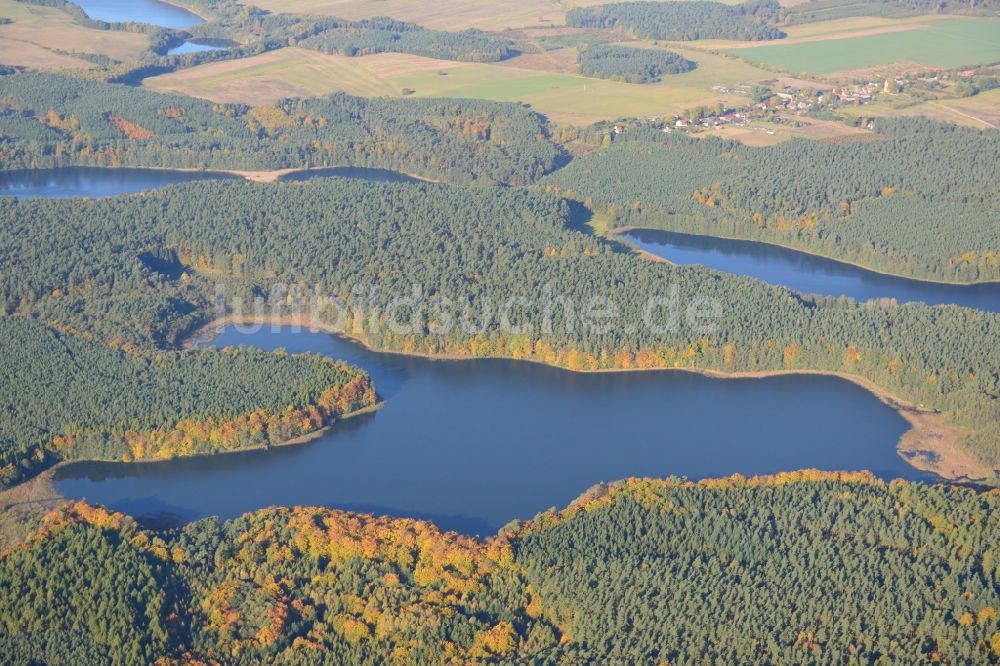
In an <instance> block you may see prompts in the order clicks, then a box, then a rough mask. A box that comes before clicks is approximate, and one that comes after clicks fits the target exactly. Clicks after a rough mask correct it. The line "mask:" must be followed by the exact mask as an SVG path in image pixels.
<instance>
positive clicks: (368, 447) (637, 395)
mask: <svg viewBox="0 0 1000 666" xmlns="http://www.w3.org/2000/svg"><path fill="white" fill-rule="evenodd" d="M241 343H245V344H253V345H256V346H259V347H262V348H265V349H275V348H277V347H284V348H285V349H287V350H288V351H289V352H292V353H295V352H303V351H313V352H319V353H323V354H326V355H328V356H332V357H337V358H343V359H345V360H347V361H349V362H351V363H354V364H356V365H359V366H361V367H363V368H365V369H366V370H368V371H369V372H370V373H371V374H372V376H373V378H374V379H375V382H376V385H377V387H378V390H379V393H380V396H381V397H383V398H384V399H385V400H386V405H385V407H383V408H382V409H381V410H379V411H378V412H376V413H374V414H370V415H366V416H362V417H358V418H353V419H349V420H347V421H344V422H342V423H339V424H336V425H335V426H334V428H333V430H332V431H331V432H330V433H329V434H328V435H325V436H323V437H322V438H320V439H317V440H315V441H313V442H312V443H309V444H305V445H300V446H289V447H277V448H275V449H272V450H270V451H257V452H248V453H242V454H235V455H218V456H211V457H206V458H197V459H182V460H175V461H171V462H166V463H150V464H131V465H125V464H114V463H102V464H94V463H86V464H80V465H74V466H70V467H67V468H64V469H63V470H61V473H60V474H59V478H58V480H57V486H58V489H59V491H60V492H62V493H64V494H65V495H66V496H68V497H73V498H87V499H89V500H91V501H95V502H99V503H102V504H106V505H109V506H111V507H113V508H115V509H118V510H122V511H126V512H129V513H137V514H144V513H145V514H152V515H154V516H159V517H162V516H164V515H168V516H171V515H172V516H175V519H178V520H191V519H192V518H195V517H200V516H206V515H213V514H215V515H219V516H222V517H224V518H225V517H232V516H236V515H239V514H241V513H243V512H246V511H252V510H255V509H259V508H262V507H266V506H270V505H324V506H332V507H339V508H344V509H354V510H362V511H370V512H375V513H384V514H389V515H396V516H413V517H422V518H429V519H432V520H434V521H435V522H437V523H438V524H439V525H441V526H442V527H444V528H446V529H455V530H460V531H463V532H466V533H478V534H483V533H492V532H495V531H496V530H497V529H498V528H499V527H501V526H502V525H504V524H505V523H507V522H508V521H509V520H511V519H513V518H529V517H531V516H533V515H534V514H535V513H537V512H539V511H543V510H545V509H547V508H549V507H551V506H563V505H565V504H567V503H568V502H569V501H571V500H572V499H573V498H575V497H576V496H578V495H579V494H580V493H582V492H583V491H584V490H586V489H587V488H588V487H589V486H591V485H593V484H594V483H597V482H600V481H613V480H616V479H622V478H626V477H629V476H654V477H666V476H671V475H684V476H688V477H691V478H703V477H712V476H721V475H729V474H732V473H734V472H741V473H743V474H763V473H772V472H777V471H781V470H789V469H799V468H804V467H816V468H820V469H827V470H832V469H871V470H873V471H875V472H876V473H878V474H880V475H882V476H884V477H896V476H900V477H906V478H925V475H923V474H922V473H920V472H918V471H917V470H915V469H914V468H912V467H910V466H909V465H908V464H907V463H906V462H905V461H904V460H903V459H902V458H900V456H899V455H898V454H897V453H896V450H895V444H896V442H897V441H898V439H899V437H900V435H901V434H902V433H903V432H904V431H905V429H906V423H905V422H904V421H903V419H902V418H901V417H900V416H899V415H898V414H896V413H895V412H894V411H893V410H892V409H890V408H889V407H887V406H886V405H884V404H882V403H881V402H879V401H878V400H877V399H876V398H875V397H874V396H872V395H871V394H869V393H868V392H866V391H864V390H863V389H861V388H859V387H857V386H855V385H853V384H851V383H849V382H846V381H842V380H839V379H836V378H833V377H819V376H786V377H773V378H768V379H745V380H723V379H711V378H708V377H703V376H700V375H696V374H691V373H682V372H641V373H600V374H597V373H592V374H581V373H570V372H566V371H562V370H559V369H556V368H549V367H545V366H541V365H537V364H531V363H525V362H514V361H503V360H477V361H431V360H427V359H422V358H416V357H406V356H400V355H393V354H380V353H376V352H371V351H368V350H366V349H364V348H363V347H361V346H360V345H357V344H354V343H351V342H349V341H346V340H343V339H339V338H336V337H333V336H329V335H325V334H321V333H310V332H307V331H303V332H299V333H293V332H290V331H287V330H284V331H271V330H269V329H267V328H264V329H263V330H261V331H259V332H256V333H251V334H245V335H244V334H240V333H239V332H237V331H236V330H235V329H232V328H230V329H227V330H226V331H225V332H224V333H223V334H222V335H221V336H220V337H219V338H218V339H217V340H216V342H215V344H217V345H219V346H226V345H232V346H235V345H239V344H241Z"/></svg>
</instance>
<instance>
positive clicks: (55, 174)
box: [0, 167, 240, 199]
mask: <svg viewBox="0 0 1000 666" xmlns="http://www.w3.org/2000/svg"><path fill="white" fill-rule="evenodd" d="M239 177H240V176H235V175H233V174H228V173H222V172H219V171H180V170H171V169H133V168H116V169H109V168H105V167H60V168H57V169H24V170H19V171H0V196H3V195H7V196H15V197H18V198H22V199H67V198H71V197H90V198H92V199H97V198H100V197H110V196H115V195H117V194H134V193H136V192H145V191H147V190H153V189H156V188H157V187H163V186H164V185H174V184H176V183H187V182H191V181H193V180H211V179H218V178H230V179H231V178H239Z"/></svg>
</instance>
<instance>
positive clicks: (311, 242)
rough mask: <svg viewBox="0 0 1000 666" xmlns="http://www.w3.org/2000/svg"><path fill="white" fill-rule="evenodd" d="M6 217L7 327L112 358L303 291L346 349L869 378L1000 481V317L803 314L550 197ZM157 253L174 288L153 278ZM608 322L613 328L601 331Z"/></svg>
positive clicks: (324, 182)
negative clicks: (220, 312) (204, 319)
mask: <svg viewBox="0 0 1000 666" xmlns="http://www.w3.org/2000/svg"><path fill="white" fill-rule="evenodd" d="M0 217H2V219H4V220H7V221H8V223H7V224H6V225H4V226H3V228H2V229H0V247H3V248H6V254H3V255H0V296H2V303H3V306H4V307H5V308H6V310H7V311H8V312H19V313H24V314H33V315H36V316H39V317H42V318H44V319H45V320H47V321H56V322H60V323H63V324H66V325H71V326H73V327H74V328H76V329H77V330H81V331H89V332H92V333H94V334H95V335H97V336H99V337H101V338H106V339H109V338H112V337H119V336H126V337H125V339H126V340H127V341H129V342H132V343H133V344H136V345H139V346H153V345H157V344H162V343H163V341H167V343H168V344H169V341H170V340H174V339H176V336H177V334H178V330H177V329H176V328H173V327H176V326H181V327H188V326H190V325H192V321H191V317H195V318H197V316H198V315H199V313H200V314H201V316H206V314H208V313H210V307H209V306H207V305H206V304H207V303H210V302H211V297H212V294H213V291H212V283H213V282H217V281H218V282H222V283H224V284H226V285H227V288H228V289H229V290H230V292H229V293H231V294H233V295H234V296H237V295H238V296H240V297H243V298H244V299H246V298H249V297H252V296H254V295H259V296H262V297H263V296H266V295H268V294H272V293H274V292H273V287H274V285H275V283H280V284H285V285H290V284H301V285H303V290H304V291H309V292H311V291H312V290H313V289H318V290H319V292H320V293H321V294H323V295H332V296H336V297H338V298H339V299H340V300H341V301H342V302H344V303H345V304H346V307H347V309H348V310H349V311H350V314H351V316H350V317H349V318H348V319H346V320H345V321H349V322H350V325H349V326H348V329H349V330H348V332H349V333H350V334H351V335H354V336H356V337H358V338H361V339H363V340H365V341H367V342H369V343H370V344H372V345H373V346H375V347H381V348H387V349H397V350H405V351H422V352H428V353H445V354H455V355H467V356H511V357H514V358H525V359H535V360H540V361H544V362H547V363H552V364H557V365H562V366H566V367H569V368H573V369H578V370H585V369H591V370H596V369H608V368H637V367H647V368H648V367H692V368H710V369H718V370H722V371H739V370H773V369H776V370H795V369H799V370H805V369H815V370H831V371H838V372H847V373H851V374H856V375H861V376H863V377H866V378H868V379H870V380H872V381H874V382H875V383H877V384H879V385H880V386H883V387H884V388H886V389H889V390H890V391H893V392H895V393H897V394H898V395H900V396H902V397H904V398H907V399H909V400H911V401H913V402H916V403H925V404H927V405H930V406H933V407H935V408H938V409H942V410H945V411H947V412H948V414H949V416H950V417H951V418H953V419H954V420H955V421H956V422H958V423H961V424H965V425H967V426H970V427H971V428H973V429H974V430H975V434H974V435H971V436H970V438H969V441H968V442H966V444H967V446H968V448H969V450H970V451H971V452H973V453H974V454H975V455H976V456H977V457H978V458H979V459H980V460H982V461H984V462H986V463H987V464H989V465H991V466H993V467H1000V412H998V410H1000V400H997V396H1000V376H998V372H997V370H998V368H1000V347H998V346H997V345H996V344H994V343H995V341H996V340H997V339H998V338H1000V315H997V314H991V313H985V312H979V311H974V310H969V309H963V308H957V307H951V306H947V307H934V308H930V307H926V306H923V305H920V304H907V305H904V306H895V305H885V304H878V303H875V304H856V303H853V302H851V301H847V300H843V299H840V300H838V299H832V298H830V299H822V298H820V299H817V300H806V299H803V298H801V297H798V296H796V295H794V294H793V293H792V292H789V291H787V290H785V289H782V288H779V287H773V286H769V285H766V284H764V283H761V282H759V281H756V280H752V279H749V278H742V277H737V276H731V275H725V274H720V273H716V272H713V271H709V270H706V269H702V268H699V267H671V266H665V265H662V264H654V263H652V262H649V261H645V260H642V259H639V258H636V257H634V256H632V255H631V254H630V253H627V252H624V251H623V249H622V248H621V247H620V246H615V245H612V244H609V243H607V242H605V241H602V240H601V239H597V238H594V237H592V236H589V235H587V234H584V233H580V232H577V231H573V230H571V229H569V228H567V225H568V224H569V223H570V221H571V209H570V208H569V207H568V206H567V205H566V204H565V202H563V201H561V200H559V199H556V198H554V197H551V196H548V195H544V194H532V193H529V192H527V191H524V190H520V189H513V188H502V187H490V188H487V187H458V186H445V185H429V184H404V183H395V184H371V183H366V182H362V181H354V180H344V179H336V178H330V179H319V180H313V181H307V182H303V183H286V184H281V183H278V184H272V185H259V184H254V183H247V182H242V181H203V182H199V183H190V184H185V185H181V186H176V187H169V188H164V189H162V190H158V191H155V192H151V193H148V194H144V195H139V196H130V197H116V198H111V199H103V200H97V201H80V200H76V201H67V200H31V201H11V200H7V201H0ZM38 248H45V252H39V250H38ZM151 253H156V255H157V257H158V258H159V259H158V261H159V262H166V263H167V264H168V265H169V266H170V268H169V269H165V268H163V267H159V268H158V267H157V263H156V262H151V261H149V260H148V259H144V256H145V255H149V254H151ZM177 275H181V276H182V277H181V278H177V277H176V276H177ZM415 290H416V291H418V292H419V293H420V294H422V296H421V297H420V298H417V299H416V300H417V301H418V304H419V307H418V308H417V314H416V315H415V316H414V317H402V318H400V317H396V319H401V321H392V322H390V321H388V319H387V315H386V313H387V310H388V307H389V305H390V304H392V303H394V302H397V299H398V298H401V297H405V298H412V297H413V294H414V291H415ZM285 295H286V294H285V292H279V293H278V294H277V295H276V296H274V300H273V302H272V305H273V304H274V303H281V302H283V299H284V298H285ZM441 296H443V297H446V298H447V299H450V301H451V305H450V306H448V305H447V302H446V301H443V300H441V299H440V298H439V297H441ZM652 297H655V298H657V299H660V300H656V301H652V302H651V301H650V298H652ZM511 299H518V300H516V301H512V300H511ZM556 299H558V300H556ZM594 299H598V300H597V301H596V303H597V305H596V306H595V305H593V304H594V303H595V300H594ZM662 299H667V302H666V303H664V302H663V300H662ZM705 299H708V300H709V302H710V303H715V304H716V305H717V306H718V317H717V318H714V319H710V320H698V319H692V318H691V317H690V316H688V315H685V314H684V313H689V312H691V311H692V310H691V309H690V308H692V307H693V308H695V311H698V309H699V308H701V309H706V308H705V307H704V304H705ZM566 302H568V303H569V304H570V308H571V309H570V311H571V315H570V316H569V317H566V316H565V310H566V308H565V307H564V305H563V304H564V303H566ZM607 302H610V303H611V304H612V308H613V311H614V315H616V316H614V317H612V318H610V320H609V319H607V318H603V315H600V314H599V315H596V317H597V318H595V315H592V314H589V313H591V312H592V308H594V307H597V308H598V311H599V312H605V311H604V310H603V309H601V305H600V304H601V303H607ZM651 303H652V304H651ZM671 304H673V305H671ZM515 306H516V307H515ZM501 307H506V310H501V309H500V308H501ZM185 313H189V314H185ZM320 314H325V313H320ZM397 324H398V325H397ZM702 324H703V325H704V328H703V327H702Z"/></svg>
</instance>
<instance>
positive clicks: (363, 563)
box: [0, 472, 1000, 666]
mask: <svg viewBox="0 0 1000 666" xmlns="http://www.w3.org/2000/svg"><path fill="white" fill-rule="evenodd" d="M998 543H1000V495H998V494H997V493H996V492H993V493H988V494H980V493H976V492H973V491H970V490H964V489H949V488H946V487H942V486H929V485H922V484H913V483H908V482H893V483H891V484H888V485H887V484H885V483H883V482H881V481H877V480H875V479H874V478H873V477H871V476H870V475H867V474H864V473H858V474H844V473H840V474H836V473H832V474H829V473H828V474H824V473H819V472H799V473H787V474H783V475H779V476H777V477H770V478H762V479H749V480H745V479H741V478H738V477H734V478H732V479H723V480H714V481H703V482H700V483H697V484H692V483H686V482H680V481H669V480H668V481H659V480H649V479H645V480H637V479H632V480H628V481H624V482H619V483H615V484H612V485H611V486H598V487H595V488H593V489H591V490H590V491H588V492H587V493H586V494H585V495H584V496H583V497H581V498H580V500H578V501H577V502H576V503H574V505H573V506H571V507H570V508H569V509H567V510H565V511H561V512H556V511H555V510H552V511H549V512H546V513H545V514H542V515H540V516H538V517H537V518H536V519H535V521H533V522H532V523H530V524H528V525H525V526H516V525H515V526H512V527H511V528H510V529H509V530H508V531H507V532H506V534H505V535H504V536H501V537H498V538H493V539H489V540H486V541H476V540H473V539H469V538H465V537H460V536H457V535H455V534H454V533H446V534H442V533H440V532H439V531H438V530H437V529H436V528H435V527H434V526H433V525H432V524H430V523H427V522H422V521H415V520H407V519H391V518H384V517H383V518H376V517H372V516H367V515H358V514H350V513H343V512H339V511H334V510H329V509H322V508H295V509H287V508H281V509H267V510H264V511H259V512H257V513H253V514H248V515H246V516H243V517H241V518H238V519H235V520H231V521H227V522H224V523H219V522H218V521H217V520H215V519H208V520H203V521H200V522H196V523H192V524H190V525H187V526H186V527H184V528H182V529H179V530H176V531H172V532H168V533H156V532H150V531H145V530H142V529H139V528H138V527H137V526H136V525H135V523H134V522H133V521H132V520H131V519H129V518H128V517H126V516H123V515H121V514H115V513H110V512H108V511H105V510H103V509H100V508H96V507H92V506H88V505H86V504H74V505H68V506H65V507H64V508H62V509H60V510H58V511H56V512H53V513H52V514H50V515H49V516H48V517H47V518H46V519H45V522H44V524H43V525H42V526H41V527H40V529H39V530H38V531H37V532H36V533H35V535H34V536H33V537H32V538H31V539H30V540H29V541H28V544H27V545H26V546H25V547H23V548H18V549H16V550H14V551H12V552H9V553H7V554H5V555H3V556H2V557H0V653H2V654H4V655H5V656H6V663H9V664H12V665H16V666H21V665H24V666H27V665H28V664H35V663H40V662H42V663H48V664H74V665H75V666H88V665H90V664H115V665H123V666H124V665H129V666H130V665H132V664H148V663H153V662H154V661H155V662H156V663H182V662H183V663H218V664H223V665H229V664H248V665H249V664H259V663H269V664H277V665H283V664H284V665H292V664H303V665H304V664H318V665H324V664H330V665H334V664H336V665H338V666H339V665H340V664H348V663H350V664H411V663H435V664H437V663H511V664H513V663H517V664H558V663H574V664H580V663H616V664H659V663H670V664H678V665H688V664H691V665H693V664H703V663H725V664H757V663H797V664H854V663H857V664H876V663H905V664H913V663H949V664H996V663H998V662H1000V625H998V610H1000V595H998V589H1000V561H998V552H997V544H998Z"/></svg>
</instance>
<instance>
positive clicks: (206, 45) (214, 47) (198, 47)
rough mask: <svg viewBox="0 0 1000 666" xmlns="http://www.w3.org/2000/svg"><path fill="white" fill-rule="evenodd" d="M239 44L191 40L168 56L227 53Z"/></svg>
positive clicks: (173, 49) (218, 40) (226, 41)
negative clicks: (210, 52)
mask: <svg viewBox="0 0 1000 666" xmlns="http://www.w3.org/2000/svg"><path fill="white" fill-rule="evenodd" d="M234 46H239V42H234V41H233V40H231V39H207V38H205V39H189V40H187V41H186V42H184V43H183V44H181V45H179V46H175V47H174V48H172V49H170V50H169V51H167V55H184V54H185V53H201V52H202V51H225V50H226V49H230V48H232V47H234Z"/></svg>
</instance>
